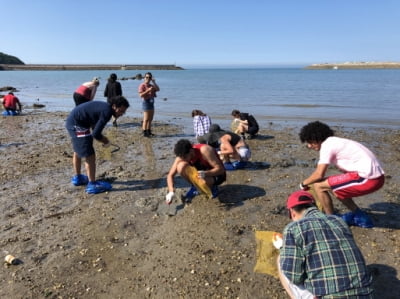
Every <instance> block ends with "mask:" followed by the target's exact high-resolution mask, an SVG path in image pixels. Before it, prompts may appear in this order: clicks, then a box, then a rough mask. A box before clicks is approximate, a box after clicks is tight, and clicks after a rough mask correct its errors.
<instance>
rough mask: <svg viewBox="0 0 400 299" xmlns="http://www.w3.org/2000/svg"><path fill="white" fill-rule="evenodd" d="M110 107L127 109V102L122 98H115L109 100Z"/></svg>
mask: <svg viewBox="0 0 400 299" xmlns="http://www.w3.org/2000/svg"><path fill="white" fill-rule="evenodd" d="M110 105H111V106H112V105H115V107H117V108H119V107H126V108H128V107H129V102H128V100H127V99H126V98H125V97H123V96H115V97H112V98H111V99H110Z"/></svg>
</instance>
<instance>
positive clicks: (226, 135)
mask: <svg viewBox="0 0 400 299" xmlns="http://www.w3.org/2000/svg"><path fill="white" fill-rule="evenodd" d="M201 139H202V140H201V142H202V143H207V144H209V145H211V146H212V147H214V148H216V149H218V152H217V153H218V155H220V158H221V160H222V161H223V163H224V167H225V169H226V170H235V169H241V168H244V167H245V165H246V163H247V161H248V160H249V159H250V158H251V151H250V148H249V146H248V144H247V143H246V141H245V140H244V139H243V138H241V137H240V136H239V135H238V134H235V133H232V132H230V131H225V130H222V129H221V127H220V126H219V125H217V124H212V125H211V126H210V131H209V133H208V134H206V135H204V136H202V137H201Z"/></svg>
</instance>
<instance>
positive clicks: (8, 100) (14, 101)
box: [2, 91, 22, 115]
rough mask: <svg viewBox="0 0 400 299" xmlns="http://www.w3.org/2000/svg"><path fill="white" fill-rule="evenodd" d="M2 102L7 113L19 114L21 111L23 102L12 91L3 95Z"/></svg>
mask: <svg viewBox="0 0 400 299" xmlns="http://www.w3.org/2000/svg"><path fill="white" fill-rule="evenodd" d="M2 104H3V108H4V110H5V111H6V113H7V115H17V114H20V113H21V110H22V105H21V102H20V101H19V99H18V98H17V97H16V96H15V95H14V93H13V92H11V91H10V92H9V93H8V94H7V95H5V96H4V97H3V99H2Z"/></svg>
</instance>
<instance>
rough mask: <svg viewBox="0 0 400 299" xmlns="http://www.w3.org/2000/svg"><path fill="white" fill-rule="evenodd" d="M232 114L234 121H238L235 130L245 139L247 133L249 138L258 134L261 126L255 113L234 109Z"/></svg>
mask: <svg viewBox="0 0 400 299" xmlns="http://www.w3.org/2000/svg"><path fill="white" fill-rule="evenodd" d="M231 114H232V116H233V118H234V121H235V122H237V123H238V124H237V129H236V131H235V133H236V134H240V135H241V136H242V137H243V139H244V138H245V133H247V134H249V136H248V139H251V138H254V137H255V136H256V135H257V133H258V130H259V129H260V128H259V126H258V123H257V121H256V119H255V118H254V116H253V115H251V114H249V113H245V112H240V111H239V110H233V111H232V113H231Z"/></svg>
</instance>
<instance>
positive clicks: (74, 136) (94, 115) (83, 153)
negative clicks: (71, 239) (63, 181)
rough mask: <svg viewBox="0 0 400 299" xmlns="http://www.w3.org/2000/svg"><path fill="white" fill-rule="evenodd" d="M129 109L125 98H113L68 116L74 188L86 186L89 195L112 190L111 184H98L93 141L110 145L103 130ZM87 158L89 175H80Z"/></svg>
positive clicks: (100, 182)
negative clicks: (72, 152)
mask: <svg viewBox="0 0 400 299" xmlns="http://www.w3.org/2000/svg"><path fill="white" fill-rule="evenodd" d="M128 107H129V102H128V100H127V99H126V98H124V97H123V96H117V97H114V98H112V99H111V103H110V104H109V103H105V102H101V101H90V102H87V103H83V104H81V105H79V106H76V107H75V108H74V109H73V110H72V111H71V113H70V114H69V116H68V118H67V121H66V128H67V130H68V133H69V135H70V136H71V141H72V146H73V149H74V154H73V158H72V164H73V168H74V171H75V176H73V177H72V179H71V182H72V184H73V185H75V186H81V185H86V184H87V187H86V192H87V193H101V192H105V191H108V190H110V189H111V184H109V183H107V182H103V181H96V154H95V150H94V147H93V139H96V140H97V141H99V142H101V143H103V145H105V146H106V145H108V144H109V141H108V138H107V137H106V136H104V135H103V134H102V131H103V129H104V127H105V125H106V124H107V122H108V121H109V120H110V119H111V117H112V116H114V117H115V118H118V117H120V116H122V115H123V114H124V113H125V112H126V110H127V109H128ZM82 158H85V168H86V173H87V176H85V175H82V174H81V164H82V162H81V160H82Z"/></svg>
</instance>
